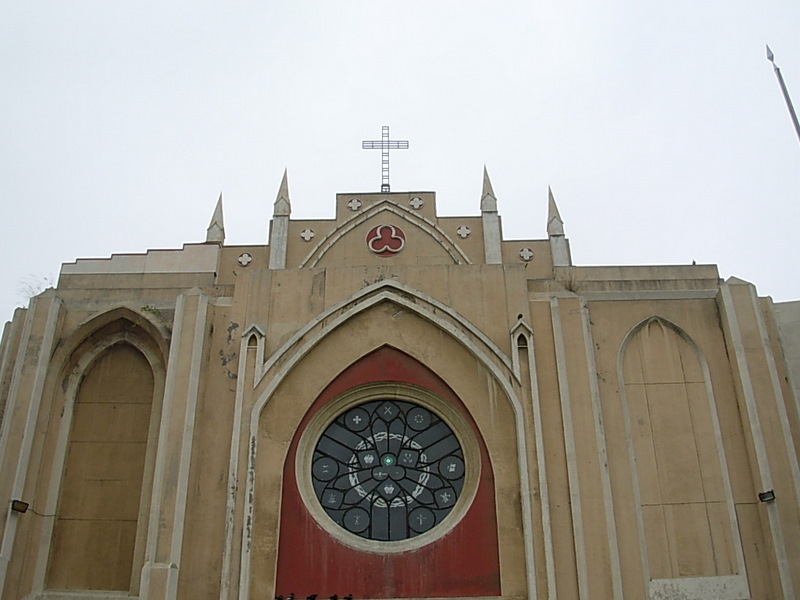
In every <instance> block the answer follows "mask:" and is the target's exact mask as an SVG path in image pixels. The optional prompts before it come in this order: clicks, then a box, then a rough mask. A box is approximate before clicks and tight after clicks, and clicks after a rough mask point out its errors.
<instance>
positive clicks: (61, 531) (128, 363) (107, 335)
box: [35, 307, 167, 595]
mask: <svg viewBox="0 0 800 600" xmlns="http://www.w3.org/2000/svg"><path fill="white" fill-rule="evenodd" d="M164 331H165V328H164V327H163V326H161V325H159V324H156V323H153V322H151V321H150V319H149V318H148V317H146V316H144V315H142V314H139V313H137V312H135V311H133V310H131V309H129V308H126V307H120V308H117V309H114V310H113V311H109V312H107V313H104V314H102V315H99V316H97V317H95V318H93V319H90V320H89V321H87V322H85V323H83V324H82V325H80V326H79V327H78V328H77V329H76V330H75V331H74V332H73V334H72V335H71V336H69V337H68V338H67V339H66V340H65V341H64V342H63V343H62V344H61V345H60V347H59V351H58V352H57V353H56V356H55V357H54V364H59V363H60V364H61V368H60V369H57V370H56V371H55V372H56V373H58V374H59V375H58V377H57V381H55V382H52V383H53V386H52V389H53V390H54V395H55V398H54V400H55V402H56V405H58V404H61V405H62V406H63V410H62V417H61V419H60V421H59V422H58V425H57V437H56V441H55V445H54V454H53V462H52V465H53V466H52V471H51V474H50V479H49V484H48V489H47V500H46V503H47V514H54V515H55V518H54V519H53V520H48V523H47V525H46V526H45V527H44V528H43V531H42V536H43V538H44V539H43V540H42V544H41V546H40V547H41V548H42V553H41V554H40V556H39V557H38V561H37V569H36V571H37V576H36V584H35V585H36V587H37V588H39V589H67V590H115V591H120V592H123V593H127V594H132V595H136V594H138V586H139V572H140V570H141V567H142V562H143V556H144V546H145V536H146V533H147V521H148V518H147V516H148V510H149V507H150V493H151V489H152V476H153V469H154V464H155V455H156V447H155V446H156V441H157V438H158V423H159V420H160V415H161V403H162V398H163V391H164V380H165V372H166V364H165V350H166V347H167V340H166V339H165V337H164V336H163V335H162V332H164Z"/></svg>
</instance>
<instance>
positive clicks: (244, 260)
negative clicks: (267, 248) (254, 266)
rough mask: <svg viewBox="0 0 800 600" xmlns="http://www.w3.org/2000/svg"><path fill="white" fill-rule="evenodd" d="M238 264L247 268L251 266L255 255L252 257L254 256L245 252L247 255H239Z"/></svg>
mask: <svg viewBox="0 0 800 600" xmlns="http://www.w3.org/2000/svg"><path fill="white" fill-rule="evenodd" d="M237 262H238V263H239V264H240V265H242V266H243V267H246V266H247V265H249V264H250V263H251V262H253V255H252V254H250V253H249V252H245V253H243V254H240V255H239V258H238V259H237Z"/></svg>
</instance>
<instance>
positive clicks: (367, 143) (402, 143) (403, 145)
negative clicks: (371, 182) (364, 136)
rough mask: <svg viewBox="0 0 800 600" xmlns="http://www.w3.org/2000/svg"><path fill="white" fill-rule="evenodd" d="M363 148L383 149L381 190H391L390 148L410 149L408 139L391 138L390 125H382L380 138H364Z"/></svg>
mask: <svg viewBox="0 0 800 600" xmlns="http://www.w3.org/2000/svg"><path fill="white" fill-rule="evenodd" d="M361 149H362V150H380V151H381V191H382V192H388V191H389V150H408V140H390V139H389V126H388V125H384V126H383V127H381V139H380V140H364V141H363V142H361Z"/></svg>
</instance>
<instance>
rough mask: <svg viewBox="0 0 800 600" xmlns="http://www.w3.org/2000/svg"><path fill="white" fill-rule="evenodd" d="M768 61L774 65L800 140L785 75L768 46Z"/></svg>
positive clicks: (799, 124)
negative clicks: (784, 80) (782, 73)
mask: <svg viewBox="0 0 800 600" xmlns="http://www.w3.org/2000/svg"><path fill="white" fill-rule="evenodd" d="M767 60H768V61H769V62H771V63H772V68H773V69H774V70H775V76H776V77H777V78H778V83H779V84H780V86H781V92H783V99H784V100H786V107H787V108H788V109H789V114H790V115H791V117H792V123H794V131H795V133H796V134H797V139H800V123H798V121H797V113H796V112H794V106H793V105H792V99H791V98H790V97H789V90H787V89H786V84H785V83H784V82H783V75H781V70H780V68H779V67H778V65H776V64H775V55H774V54H773V53H772V50H770V49H769V46H767Z"/></svg>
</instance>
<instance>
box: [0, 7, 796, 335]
mask: <svg viewBox="0 0 800 600" xmlns="http://www.w3.org/2000/svg"><path fill="white" fill-rule="evenodd" d="M798 32H800V2H797V0H763V1H761V2H753V1H752V0H748V1H743V0H725V1H722V0H708V1H706V2H697V1H696V0H694V1H691V2H690V1H689V0H673V1H672V2H642V1H638V2H635V1H632V0H617V1H614V0H611V1H609V2H597V1H589V0H558V1H556V0H542V1H538V0H537V1H529V2H519V1H516V0H509V1H497V0H495V1H489V0H485V1H481V2H475V1H470V0H426V1H420V0H407V1H397V2H390V1H387V0H371V1H369V2H367V1H361V0H323V1H311V0H272V1H270V2H221V1H219V2H211V1H208V0H192V1H191V2H189V1H174V2H153V1H143V0H136V1H128V0H118V1H113V2H110V1H109V0H97V1H87V0H73V1H71V2H61V1H59V2H54V1H40V0H27V1H25V2H6V3H4V7H3V9H2V13H1V14H0V140H2V144H1V145H0V181H2V189H3V201H2V202H3V203H2V207H3V213H2V214H3V218H2V219H0V244H2V246H1V247H0V250H2V255H3V256H4V257H6V260H4V261H3V265H4V266H3V270H4V279H5V281H6V285H5V286H3V288H2V289H1V290H0V321H1V320H4V319H6V318H10V317H11V314H12V310H13V307H14V306H16V305H19V304H22V303H23V301H24V299H23V298H22V297H21V296H20V294H19V292H18V287H19V283H20V281H21V280H23V279H25V278H29V277H33V278H41V277H47V276H55V275H56V274H57V272H58V269H59V267H60V263H62V262H67V261H72V260H74V259H75V258H77V257H92V256H108V255H110V254H111V253H119V252H143V251H145V250H146V249H147V248H178V247H180V246H181V244H182V243H184V242H201V241H203V240H204V239H205V230H206V227H207V225H208V221H209V219H210V217H211V213H212V211H213V208H214V204H215V202H216V199H217V196H218V194H219V192H220V191H222V192H223V195H224V205H225V225H226V233H227V243H229V244H245V243H247V244H249V243H266V240H267V231H268V223H269V219H270V218H271V214H272V203H273V201H274V199H275V194H276V192H277V189H278V184H279V182H280V177H281V174H282V172H283V169H284V168H285V167H287V168H288V169H289V188H290V193H291V199H292V210H293V213H292V216H293V217H295V218H311V217H322V218H332V217H333V205H334V196H335V193H336V192H347V191H359V192H363V191H377V190H378V189H379V187H380V153H379V152H376V151H362V150H361V140H363V139H379V138H380V127H381V125H384V124H386V125H390V126H391V132H392V137H393V138H396V139H407V140H409V142H410V149H409V150H405V151H398V152H394V153H393V154H392V189H393V191H407V190H433V191H436V192H437V201H438V207H439V213H440V214H442V215H456V214H462V215H476V214H479V198H480V187H481V177H482V168H483V165H484V163H485V164H486V165H487V166H488V169H489V173H490V175H491V178H492V183H493V184H494V189H495V192H496V194H497V196H498V199H499V209H500V214H501V215H502V217H503V226H504V233H505V237H506V239H513V238H534V239H538V238H544V237H545V235H546V234H545V219H546V213H547V202H546V198H547V186H548V185H551V186H552V187H553V191H554V193H555V196H556V200H557V201H558V204H559V208H560V210H561V215H562V217H563V219H564V221H565V228H566V233H567V236H568V237H569V238H570V240H571V244H572V255H573V260H574V262H575V263H576V264H578V265H593V264H688V263H691V261H692V260H696V261H697V262H698V263H717V264H718V265H719V268H720V273H721V275H722V276H723V277H728V276H730V275H736V276H738V277H741V278H743V279H747V280H749V281H752V282H754V283H755V284H756V285H757V286H758V289H759V293H760V294H762V295H771V296H773V298H774V299H775V300H790V299H798V298H800V277H798V275H797V270H796V268H797V267H796V265H797V263H798V261H799V260H800V245H799V244H798V239H797V232H798V230H800V208H798V202H800V141H798V139H797V136H796V135H795V133H794V130H793V128H792V124H791V121H790V118H789V114H788V111H787V109H786V107H785V105H784V101H783V98H782V96H781V93H780V89H779V87H778V84H777V81H776V79H775V76H774V73H773V71H772V68H771V65H770V63H769V62H767V60H766V58H765V51H764V44H765V43H769V44H770V46H771V47H772V49H773V51H774V52H775V57H776V63H777V64H778V65H779V66H780V67H781V69H782V71H783V74H784V77H785V78H786V81H787V85H788V87H789V91H790V93H791V94H792V95H793V98H794V100H795V102H796V103H798V105H799V106H798V108H800V33H798Z"/></svg>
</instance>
